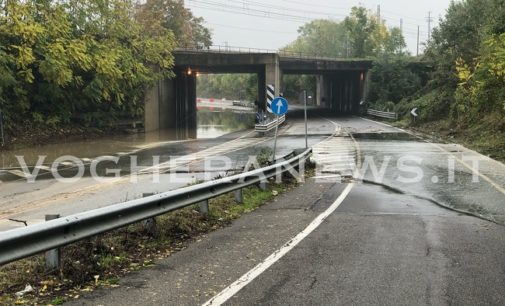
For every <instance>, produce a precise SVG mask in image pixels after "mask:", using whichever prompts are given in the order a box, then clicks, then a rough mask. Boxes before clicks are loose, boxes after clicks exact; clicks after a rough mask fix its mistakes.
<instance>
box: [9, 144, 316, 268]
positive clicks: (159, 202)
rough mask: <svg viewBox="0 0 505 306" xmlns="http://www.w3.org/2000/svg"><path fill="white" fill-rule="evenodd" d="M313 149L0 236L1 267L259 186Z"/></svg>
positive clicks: (287, 168) (289, 167)
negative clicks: (241, 171)
mask: <svg viewBox="0 0 505 306" xmlns="http://www.w3.org/2000/svg"><path fill="white" fill-rule="evenodd" d="M311 153H312V149H307V150H306V151H304V152H303V153H301V154H300V155H298V156H295V157H293V158H291V159H289V160H287V161H283V162H280V163H277V164H274V165H271V166H268V167H264V168H261V169H257V170H253V171H249V172H245V173H242V174H238V175H234V176H230V177H225V178H221V179H218V180H214V181H209V182H205V183H202V184H198V185H193V186H189V187H184V188H181V189H177V190H173V191H169V192H165V193H161V194H157V195H153V196H149V197H145V198H141V199H138V200H133V201H128V202H125V203H120V204H115V205H111V206H107V207H103V208H100V209H95V210H91V211H87V212H83V213H78V214H74V215H70V216H66V217H61V218H59V219H55V220H51V221H47V222H45V223H40V224H35V225H32V226H28V227H23V228H18V229H13V230H9V231H5V232H1V233H0V264H6V263H9V262H12V261H15V260H18V259H22V258H25V257H28V256H31V255H35V254H38V253H41V252H44V251H48V250H52V249H55V248H58V247H61V246H64V245H67V244H70V243H73V242H76V241H79V240H83V239H85V238H88V237H92V236H95V235H98V234H102V233H106V232H109V231H112V230H114V229H117V228H120V227H124V226H127V225H129V224H132V223H136V222H139V221H142V220H146V219H150V218H153V217H156V216H159V215H162V214H165V213H168V212H170V211H174V210H177V209H180V208H183V207H186V206H189V205H193V204H197V203H201V202H202V201H206V200H208V199H211V198H214V197H217V196H220V195H223V194H226V193H229V192H232V191H236V190H240V189H242V188H244V187H247V186H250V185H254V184H258V183H262V180H263V179H264V178H270V177H273V176H275V175H277V174H278V173H279V172H286V171H289V170H291V169H294V168H296V167H298V166H299V165H300V162H301V161H302V160H303V161H305V160H307V159H308V158H309V156H310V155H311Z"/></svg>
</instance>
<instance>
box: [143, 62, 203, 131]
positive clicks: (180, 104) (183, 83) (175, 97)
mask: <svg viewBox="0 0 505 306" xmlns="http://www.w3.org/2000/svg"><path fill="white" fill-rule="evenodd" d="M144 103H145V109H144V127H145V131H146V132H151V131H157V130H170V131H171V132H172V134H173V136H174V137H173V138H175V139H187V138H196V136H197V135H196V128H197V120H196V119H197V118H196V77H195V75H194V74H191V75H188V74H187V72H186V71H176V76H175V77H174V78H173V79H165V80H161V81H159V82H158V83H157V84H156V85H154V86H153V87H152V88H149V89H147V90H146V94H145V97H144Z"/></svg>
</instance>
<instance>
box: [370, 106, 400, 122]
mask: <svg viewBox="0 0 505 306" xmlns="http://www.w3.org/2000/svg"><path fill="white" fill-rule="evenodd" d="M367 114H368V115H371V116H375V117H381V118H386V119H395V120H398V113H393V112H383V111H379V110H375V109H370V108H369V109H368V110H367Z"/></svg>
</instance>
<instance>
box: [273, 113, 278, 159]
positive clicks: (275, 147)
mask: <svg viewBox="0 0 505 306" xmlns="http://www.w3.org/2000/svg"><path fill="white" fill-rule="evenodd" d="M278 131H279V116H277V124H276V125H275V138H274V153H273V156H272V162H273V163H275V152H276V150H277V132H278Z"/></svg>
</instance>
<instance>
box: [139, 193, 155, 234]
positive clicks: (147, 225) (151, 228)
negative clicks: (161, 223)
mask: <svg viewBox="0 0 505 306" xmlns="http://www.w3.org/2000/svg"><path fill="white" fill-rule="evenodd" d="M152 195H154V193H143V194H142V197H143V198H145V197H149V196H152ZM142 225H143V226H144V230H145V231H146V232H147V234H149V235H151V236H154V235H156V233H157V227H156V219H155V218H149V219H146V220H144V221H142Z"/></svg>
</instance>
